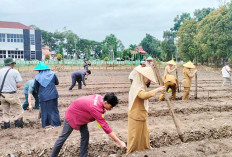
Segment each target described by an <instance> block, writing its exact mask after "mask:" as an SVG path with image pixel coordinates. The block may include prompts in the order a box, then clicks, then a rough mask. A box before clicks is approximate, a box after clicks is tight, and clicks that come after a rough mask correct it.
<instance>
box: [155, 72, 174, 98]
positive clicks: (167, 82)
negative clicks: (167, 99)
mask: <svg viewBox="0 0 232 157" xmlns="http://www.w3.org/2000/svg"><path fill="white" fill-rule="evenodd" d="M164 86H165V90H166V91H168V90H169V88H171V90H172V100H176V89H177V87H178V83H177V79H176V77H175V76H173V75H168V74H167V75H166V76H165V77H164ZM163 100H164V94H161V95H160V97H159V101H163Z"/></svg>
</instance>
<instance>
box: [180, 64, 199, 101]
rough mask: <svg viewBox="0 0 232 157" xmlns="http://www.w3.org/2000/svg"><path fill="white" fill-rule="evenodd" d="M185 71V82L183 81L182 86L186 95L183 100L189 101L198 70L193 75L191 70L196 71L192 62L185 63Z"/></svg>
mask: <svg viewBox="0 0 232 157" xmlns="http://www.w3.org/2000/svg"><path fill="white" fill-rule="evenodd" d="M183 66H184V69H183V80H182V86H183V87H184V93H183V97H182V100H188V99H189V92H190V88H191V85H192V78H193V77H194V76H195V75H196V73H197V69H196V70H195V71H194V72H193V73H191V71H190V69H195V66H194V65H193V63H192V62H191V61H189V62H187V63H185V64H184V65H183Z"/></svg>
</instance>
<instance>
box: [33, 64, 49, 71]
mask: <svg viewBox="0 0 232 157" xmlns="http://www.w3.org/2000/svg"><path fill="white" fill-rule="evenodd" d="M49 69H51V68H50V67H49V66H47V65H46V64H44V63H43V62H40V63H39V64H38V65H37V66H36V67H35V68H34V70H35V71H39V70H49Z"/></svg>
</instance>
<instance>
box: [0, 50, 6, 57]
mask: <svg viewBox="0 0 232 157" xmlns="http://www.w3.org/2000/svg"><path fill="white" fill-rule="evenodd" d="M0 58H6V51H5V50H0Z"/></svg>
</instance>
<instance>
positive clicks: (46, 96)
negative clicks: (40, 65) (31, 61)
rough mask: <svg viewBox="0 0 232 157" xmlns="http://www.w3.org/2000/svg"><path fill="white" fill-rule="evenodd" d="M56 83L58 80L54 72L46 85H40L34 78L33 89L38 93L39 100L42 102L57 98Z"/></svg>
mask: <svg viewBox="0 0 232 157" xmlns="http://www.w3.org/2000/svg"><path fill="white" fill-rule="evenodd" d="M58 84H59V81H58V78H57V77H56V74H55V75H54V76H53V79H52V80H51V82H50V83H49V84H48V85H47V86H46V87H43V86H41V85H40V83H39V82H38V81H37V80H35V85H34V86H35V87H34V88H35V89H34V90H35V91H36V92H37V93H38V94H39V101H40V102H43V101H48V100H52V99H56V98H58V97H59V95H58V92H57V89H56V86H55V85H58Z"/></svg>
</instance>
